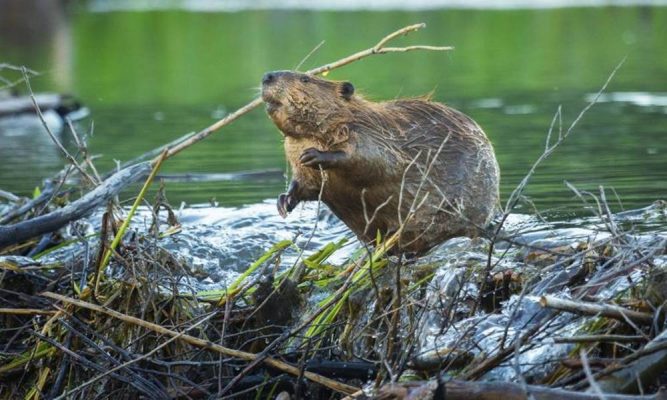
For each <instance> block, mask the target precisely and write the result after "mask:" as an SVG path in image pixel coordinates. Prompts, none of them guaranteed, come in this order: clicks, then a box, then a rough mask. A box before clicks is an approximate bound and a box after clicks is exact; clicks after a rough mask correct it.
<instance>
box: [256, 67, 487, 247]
mask: <svg viewBox="0 0 667 400" xmlns="http://www.w3.org/2000/svg"><path fill="white" fill-rule="evenodd" d="M344 85H346V84H345V83H344V82H334V81H329V80H325V79H320V78H317V77H312V76H306V75H304V74H300V73H296V72H282V73H280V76H279V78H278V79H276V81H275V82H272V84H270V85H264V87H263V98H264V100H265V102H266V103H267V112H268V113H269V116H270V117H271V119H272V120H273V121H274V123H275V124H276V126H277V127H278V128H279V129H280V130H281V132H282V133H283V134H284V135H285V153H286V156H287V159H288V161H289V163H290V166H291V168H292V170H293V179H294V180H295V181H296V182H297V183H298V189H297V191H296V192H295V193H294V196H295V197H296V199H297V200H299V201H307V200H317V198H318V194H319V192H320V187H321V185H322V177H323V174H325V175H326V178H325V186H324V190H323V193H322V200H323V201H324V203H325V204H327V205H328V206H329V208H330V209H331V210H332V211H333V212H334V214H336V215H337V216H338V217H339V218H340V219H341V220H342V221H343V222H345V224H347V226H348V227H349V228H350V229H351V230H352V231H353V232H354V233H356V234H357V236H359V237H360V238H361V239H362V240H364V241H367V242H370V241H372V240H373V239H374V238H375V236H376V233H377V232H378V231H379V232H380V233H382V234H383V235H387V234H391V233H393V232H395V231H396V230H398V228H399V226H401V225H404V228H403V231H402V234H401V240H400V244H399V249H400V250H401V251H408V252H416V253H423V252H425V251H427V250H428V249H430V248H431V247H433V246H434V245H436V244H438V243H441V242H442V241H444V240H447V239H449V238H451V237H455V236H476V235H477V234H478V232H479V228H481V227H484V226H485V225H486V224H487V223H488V222H489V220H490V218H491V217H492V215H493V213H494V211H495V209H496V206H497V204H498V197H499V196H498V183H499V168H498V164H497V162H496V159H495V155H494V152H493V147H492V145H491V143H490V142H489V140H488V139H487V137H486V135H485V134H484V132H483V131H482V129H481V128H480V127H479V126H478V125H477V124H476V123H475V122H474V121H473V120H472V119H470V118H469V117H468V116H466V115H464V114H463V113H461V112H459V111H457V110H454V109H452V108H449V107H447V106H445V105H443V104H440V103H437V102H433V101H430V100H429V99H420V98H417V99H399V100H392V101H386V102H372V101H368V100H365V99H364V98H362V97H360V96H357V95H354V94H350V93H346V89H349V87H351V86H344ZM347 85H349V84H347ZM309 148H316V149H317V150H320V151H342V152H344V153H345V154H346V155H347V158H346V159H345V160H344V162H342V163H340V165H336V166H335V167H334V168H329V169H326V170H324V171H320V170H319V169H317V168H312V167H306V166H303V165H302V164H301V162H300V157H301V155H302V154H303V152H304V151H305V150H307V149H309ZM411 210H412V212H413V215H412V217H410V218H409V217H408V215H410V213H411ZM374 214H375V216H374V218H371V217H373V215H374ZM369 220H371V221H370V223H369Z"/></svg>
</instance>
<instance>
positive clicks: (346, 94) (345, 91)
mask: <svg viewBox="0 0 667 400" xmlns="http://www.w3.org/2000/svg"><path fill="white" fill-rule="evenodd" d="M353 94H354V85H352V84H351V83H350V82H343V83H342V84H341V85H340V95H341V96H343V98H344V99H345V100H350V98H351V97H352V95H353Z"/></svg>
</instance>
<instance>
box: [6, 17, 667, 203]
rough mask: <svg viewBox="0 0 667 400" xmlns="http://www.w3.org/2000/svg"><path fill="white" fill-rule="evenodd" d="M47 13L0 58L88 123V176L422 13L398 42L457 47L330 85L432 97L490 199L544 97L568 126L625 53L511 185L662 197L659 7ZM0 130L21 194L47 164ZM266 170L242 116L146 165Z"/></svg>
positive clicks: (534, 139)
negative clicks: (83, 111) (476, 149)
mask: <svg viewBox="0 0 667 400" xmlns="http://www.w3.org/2000/svg"><path fill="white" fill-rule="evenodd" d="M0 7H1V6H0ZM0 12H1V11H0ZM49 18H52V19H54V21H52V23H49V24H47V23H45V24H44V26H42V27H37V28H35V29H43V30H47V31H46V32H45V33H44V34H43V35H38V37H37V38H33V39H34V40H31V41H26V40H19V38H17V35H18V34H17V33H16V32H12V31H11V30H7V29H5V30H2V29H0V32H2V33H1V34H0V62H9V63H13V64H19V65H21V64H25V65H27V66H29V67H31V68H33V69H36V70H39V71H42V72H43V75H41V76H40V77H38V78H35V79H34V80H33V85H34V87H35V88H36V89H38V90H56V91H62V92H68V93H72V94H74V95H75V96H77V97H78V98H79V99H81V100H82V102H83V103H84V104H86V105H87V106H88V107H89V108H90V110H91V116H90V118H89V119H88V120H86V121H83V123H82V124H80V125H79V129H80V130H82V131H86V130H88V129H89V128H90V124H91V121H94V135H93V136H92V137H91V138H90V139H89V145H90V149H91V151H92V152H93V153H95V154H98V155H100V156H101V157H100V158H99V159H97V161H96V165H97V166H98V168H99V169H101V170H103V171H105V170H108V169H109V168H112V167H113V166H114V165H115V161H114V160H120V161H126V160H129V159H131V158H133V157H135V156H137V155H139V154H141V153H143V152H144V151H147V150H150V149H152V148H154V147H157V146H159V145H161V144H164V143H166V142H168V141H171V140H173V139H175V138H177V137H178V136H180V135H182V134H184V133H187V132H190V131H194V130H199V129H201V128H203V127H205V126H207V125H209V124H211V123H213V122H215V120H216V119H217V118H219V117H220V116H221V115H222V113H223V112H224V111H225V110H226V111H227V112H229V111H233V110H234V109H236V108H237V107H240V106H242V105H244V104H245V103H246V102H248V101H250V100H252V99H253V97H254V96H255V95H256V94H257V92H258V86H259V80H260V78H261V76H262V74H263V73H264V72H266V71H269V70H275V69H290V68H293V67H294V66H295V65H296V64H298V63H299V61H300V60H301V59H302V58H303V56H304V55H305V54H307V53H308V52H309V51H310V50H311V49H312V48H313V47H315V46H316V45H317V44H318V43H319V42H320V41H322V40H325V41H326V42H325V44H324V45H323V46H322V48H321V49H320V50H319V51H318V52H317V53H316V54H315V55H313V56H312V57H311V58H310V59H309V60H308V61H307V62H306V64H305V65H304V68H309V67H313V66H317V65H320V64H322V63H326V62H329V61H332V60H335V59H338V58H341V57H343V56H346V55H348V54H351V53H352V52H355V51H357V50H360V49H363V48H366V47H369V46H370V45H372V44H373V43H374V42H376V41H377V40H378V39H379V38H380V37H382V36H383V35H385V34H386V33H388V32H391V31H393V30H394V29H396V28H399V27H401V26H403V25H407V24H411V23H415V22H421V21H423V22H426V23H427V25H428V27H427V29H426V30H424V31H421V32H419V33H417V34H414V35H411V36H410V37H408V38H405V39H402V40H401V41H400V44H417V43H419V44H433V45H453V46H455V47H456V50H455V51H454V52H450V53H427V52H415V53H409V54H396V55H384V56H378V57H373V58H369V59H366V60H363V61H361V62H357V63H355V64H353V65H350V66H348V67H345V68H342V69H339V70H336V71H334V72H333V73H331V75H330V77H331V78H332V79H345V80H349V81H351V82H353V83H354V84H355V86H356V88H357V90H358V91H359V92H361V93H364V94H366V95H367V97H370V98H372V99H389V98H394V97H397V96H415V95H420V94H424V93H427V92H431V91H434V98H435V99H436V100H438V101H442V102H445V103H448V104H450V105H453V106H454V107H456V108H459V109H461V110H463V111H464V112H466V113H467V114H469V115H470V116H472V117H473V118H474V119H475V120H477V121H478V122H479V124H480V125H481V126H482V127H483V128H484V129H485V130H486V132H487V134H488V135H489V137H490V138H491V140H492V141H493V143H494V145H495V148H496V153H497V156H498V159H499V162H500V166H501V171H502V194H503V198H504V199H506V198H507V195H508V193H509V191H511V189H512V188H514V187H515V186H516V184H517V183H518V182H519V181H520V179H521V178H522V177H523V175H524V174H525V172H526V171H527V170H528V168H529V166H530V165H531V163H532V162H533V160H535V159H536V158H537V157H538V156H539V155H540V153H541V151H542V149H543V147H544V137H545V134H546V132H547V129H548V127H549V124H550V122H551V119H552V117H553V115H554V112H555V111H556V109H557V107H558V106H559V105H562V107H563V122H564V124H566V125H569V123H570V122H571V121H572V120H573V119H574V118H575V117H576V116H577V114H578V113H579V111H580V110H581V109H582V108H583V107H584V106H585V105H586V97H587V96H588V95H590V94H592V93H595V92H596V91H597V90H598V89H599V88H600V86H601V85H602V84H603V83H604V81H605V80H606V79H607V77H608V75H609V74H610V72H611V71H612V70H613V69H614V67H615V66H616V65H617V64H618V63H619V62H620V61H621V60H622V59H623V58H624V57H627V60H626V62H625V64H624V65H623V66H622V67H621V69H620V70H619V72H618V73H617V75H616V77H615V78H614V79H613V81H612V82H611V84H610V86H609V89H608V91H609V92H611V93H616V94H617V95H618V94H620V95H619V96H620V97H619V96H616V97H615V98H627V97H630V100H631V101H606V102H602V103H599V104H597V105H596V106H595V107H593V108H592V109H591V110H590V112H589V113H588V114H587V115H586V116H585V118H584V119H583V120H582V121H581V123H580V124H579V125H578V127H577V128H576V130H575V131H574V133H573V136H572V137H571V138H570V139H569V140H568V141H567V142H566V143H565V144H564V145H563V146H562V147H561V148H560V149H559V150H558V151H557V152H556V153H555V154H554V156H553V157H552V158H551V159H550V160H549V161H548V162H547V163H545V164H544V165H543V166H542V167H541V168H539V169H538V171H537V174H536V175H535V177H534V179H533V181H532V183H531V185H530V186H529V188H528V190H527V192H526V194H527V195H528V196H529V198H530V200H532V201H533V202H534V203H535V204H536V205H537V207H538V208H539V209H546V208H561V209H565V210H567V209H568V207H572V206H573V205H574V204H580V201H579V200H576V199H573V194H572V192H571V191H570V190H569V189H568V188H567V187H566V186H565V185H564V181H565V180H567V181H569V182H571V183H572V184H574V185H576V186H577V187H578V188H580V189H583V190H592V191H597V188H598V186H600V185H602V186H604V187H605V188H609V193H608V196H609V198H610V199H612V200H613V201H614V203H616V200H614V199H615V195H614V194H613V193H612V189H614V190H615V192H616V193H617V194H618V197H619V198H620V200H621V201H622V204H623V207H625V208H629V207H637V206H643V205H646V204H648V203H650V202H652V201H654V200H656V199H659V198H666V197H667V140H665V137H666V134H667V104H666V102H667V100H666V98H667V51H666V50H665V49H666V48H667V8H661V7H653V8H652V7H637V8H632V7H629V8H590V9H589V8H577V9H554V10H504V11H485V10H443V11H428V12H307V11H252V12H239V13H189V12H182V11H151V12H113V13H90V12H87V11H86V8H85V7H80V8H79V9H76V10H72V11H70V12H68V13H63V14H62V15H60V16H59V17H53V16H52V17H49ZM16 29H18V30H20V29H24V28H16ZM627 92H633V93H634V92H639V93H636V94H634V95H632V94H631V95H628V94H627ZM642 96H643V97H644V98H648V99H649V100H648V101H644V102H641V101H640V100H641V99H639V98H640V97H642ZM632 99H639V100H636V101H635V100H632ZM635 103H636V104H635ZM0 140H1V141H2V143H1V144H0V156H1V157H2V158H3V162H2V165H1V166H0V188H3V189H5V190H11V191H13V192H17V193H20V194H26V193H30V192H31V190H32V189H33V188H34V187H35V186H36V185H38V184H39V183H40V181H41V179H42V178H44V177H46V176H49V175H50V174H53V173H54V172H55V171H57V170H58V169H59V168H60V166H61V165H62V163H63V161H62V160H61V159H60V158H59V157H58V154H57V152H56V151H55V150H54V149H53V148H52V145H51V144H50V143H49V142H48V139H45V138H44V134H43V133H42V132H35V134H34V135H28V136H21V137H20V138H17V137H12V136H7V135H5V136H0ZM276 168H277V169H283V170H284V169H285V161H284V157H283V154H282V148H281V141H280V136H279V134H278V132H277V130H276V129H275V128H274V127H273V126H272V125H271V123H270V121H269V120H268V118H267V117H266V115H265V114H264V112H263V111H262V110H256V111H254V112H253V113H251V114H249V115H247V116H245V117H243V118H242V119H241V120H239V121H237V122H236V123H234V124H233V125H230V126H228V127H226V128H224V129H223V130H222V131H220V132H218V133H216V134H215V135H214V136H212V137H210V138H209V139H207V140H206V141H204V142H202V143H200V144H198V145H196V146H195V147H193V148H190V149H188V150H187V151H185V152H184V153H182V154H181V155H179V156H178V157H176V158H174V159H172V160H169V161H168V163H167V164H166V165H165V167H164V171H163V172H166V173H188V172H189V173H208V172H216V173H219V172H235V171H246V170H263V169H276ZM284 186H285V181H284V179H283V178H280V177H275V178H271V179H269V178H267V179H263V180H246V181H227V182H206V183H171V182H170V183H168V184H167V193H168V196H169V199H170V201H171V202H172V203H179V202H180V201H185V202H187V203H200V202H206V201H208V200H209V199H212V198H215V199H216V200H217V201H218V202H219V203H220V204H221V205H239V204H247V203H253V202H258V201H261V200H263V199H266V198H273V197H275V196H276V195H277V194H278V193H280V192H281V191H283V189H284ZM615 207H616V208H620V206H616V205H615Z"/></svg>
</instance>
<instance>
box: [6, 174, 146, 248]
mask: <svg viewBox="0 0 667 400" xmlns="http://www.w3.org/2000/svg"><path fill="white" fill-rule="evenodd" d="M150 170H151V165H150V162H144V163H141V164H137V165H133V166H131V167H128V168H125V169H122V170H120V171H118V172H116V173H115V174H113V175H111V177H109V178H108V179H107V180H105V181H104V182H102V184H100V185H99V186H98V187H96V188H95V189H93V190H92V191H90V192H88V193H86V194H85V195H84V196H83V197H81V198H80V199H78V200H76V201H73V202H72V203H70V204H68V205H66V206H65V207H63V208H60V209H57V210H55V211H53V212H50V213H48V214H45V215H41V216H39V217H36V218H32V219H29V220H27V221H22V222H19V223H16V224H13V225H5V226H1V225H0V248H1V247H4V246H8V245H11V244H15V243H20V242H22V241H24V240H27V239H30V238H33V237H35V236H39V235H42V234H44V233H48V232H54V231H56V230H58V229H60V228H62V227H63V226H65V225H67V224H68V223H70V222H71V221H76V220H77V219H79V218H82V217H84V216H86V215H88V214H89V213H91V212H92V211H93V210H95V209H96V208H98V207H99V206H101V205H102V204H104V202H106V201H107V200H109V199H110V198H111V197H113V196H115V195H116V194H118V192H120V191H121V190H122V189H123V188H124V187H125V186H127V185H129V184H131V183H133V182H135V181H136V180H138V179H140V178H141V177H142V176H145V175H146V174H147V173H149V172H150Z"/></svg>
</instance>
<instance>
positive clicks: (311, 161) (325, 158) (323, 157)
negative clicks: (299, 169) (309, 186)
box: [299, 147, 346, 169]
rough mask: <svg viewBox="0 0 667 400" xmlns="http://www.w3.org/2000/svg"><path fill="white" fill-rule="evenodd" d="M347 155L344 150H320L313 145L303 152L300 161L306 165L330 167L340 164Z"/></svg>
mask: <svg viewBox="0 0 667 400" xmlns="http://www.w3.org/2000/svg"><path fill="white" fill-rule="evenodd" d="M345 157H346V155H345V153H344V152H342V151H319V150H317V149H316V148H314V147H311V148H309V149H306V150H305V151H304V152H303V153H302V154H301V157H299V162H301V165H303V166H305V167H310V168H316V169H317V168H320V167H321V168H322V169H328V168H333V167H335V166H336V165H338V164H339V163H340V162H341V161H342V160H344V159H345Z"/></svg>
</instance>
